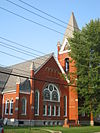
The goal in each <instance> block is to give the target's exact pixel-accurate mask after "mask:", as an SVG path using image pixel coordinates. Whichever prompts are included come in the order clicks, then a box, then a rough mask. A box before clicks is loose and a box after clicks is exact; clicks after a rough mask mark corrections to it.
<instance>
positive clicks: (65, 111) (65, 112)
mask: <svg viewBox="0 0 100 133" xmlns="http://www.w3.org/2000/svg"><path fill="white" fill-rule="evenodd" d="M64 102H65V103H64V116H67V96H64Z"/></svg>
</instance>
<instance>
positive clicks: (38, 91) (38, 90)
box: [34, 90, 40, 116]
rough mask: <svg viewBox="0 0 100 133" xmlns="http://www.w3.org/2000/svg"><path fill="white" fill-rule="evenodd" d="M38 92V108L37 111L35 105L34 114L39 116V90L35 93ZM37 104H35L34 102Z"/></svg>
mask: <svg viewBox="0 0 100 133" xmlns="http://www.w3.org/2000/svg"><path fill="white" fill-rule="evenodd" d="M36 92H37V94H38V108H37V113H35V107H34V115H35V116H38V115H39V95H40V94H39V90H36V91H35V93H36ZM34 102H35V99H34ZM34 105H35V104H34Z"/></svg>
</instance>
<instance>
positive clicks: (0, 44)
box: [0, 42, 46, 65]
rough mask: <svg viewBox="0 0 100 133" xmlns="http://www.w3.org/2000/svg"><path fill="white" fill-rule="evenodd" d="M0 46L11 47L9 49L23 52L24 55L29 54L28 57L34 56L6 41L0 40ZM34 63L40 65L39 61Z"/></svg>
mask: <svg viewBox="0 0 100 133" xmlns="http://www.w3.org/2000/svg"><path fill="white" fill-rule="evenodd" d="M0 46H2V47H5V48H8V49H11V50H13V51H15V52H18V53H21V54H24V55H28V56H30V57H36V56H33V55H32V54H30V52H29V51H26V50H25V52H23V51H24V50H23V49H20V48H17V47H15V46H12V45H9V44H8V43H4V42H0ZM9 46H10V47H9ZM26 52H27V53H26ZM36 58H38V59H41V60H43V61H45V59H42V58H41V57H36ZM36 58H35V59H36ZM45 58H46V57H45ZM25 60H26V59H25ZM36 64H39V65H41V64H40V63H36Z"/></svg>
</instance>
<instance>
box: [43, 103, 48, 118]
mask: <svg viewBox="0 0 100 133" xmlns="http://www.w3.org/2000/svg"><path fill="white" fill-rule="evenodd" d="M43 115H45V116H46V115H47V105H43Z"/></svg>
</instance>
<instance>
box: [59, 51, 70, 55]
mask: <svg viewBox="0 0 100 133" xmlns="http://www.w3.org/2000/svg"><path fill="white" fill-rule="evenodd" d="M70 51H71V50H64V51H59V54H64V53H69V52H70Z"/></svg>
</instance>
